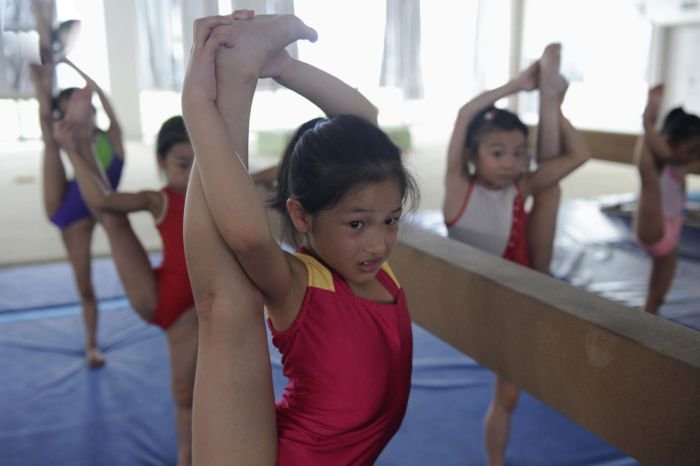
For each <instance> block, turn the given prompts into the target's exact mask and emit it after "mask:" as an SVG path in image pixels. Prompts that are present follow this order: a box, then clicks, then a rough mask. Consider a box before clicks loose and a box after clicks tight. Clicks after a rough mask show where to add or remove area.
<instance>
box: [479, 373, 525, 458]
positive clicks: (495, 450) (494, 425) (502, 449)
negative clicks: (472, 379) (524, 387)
mask: <svg viewBox="0 0 700 466" xmlns="http://www.w3.org/2000/svg"><path fill="white" fill-rule="evenodd" d="M517 405H518V387H517V386H516V385H515V384H513V383H511V382H509V381H507V380H506V379H504V378H502V377H501V376H498V375H497V376H496V383H495V385H494V392H493V398H491V404H490V405H489V408H488V411H487V413H486V419H485V422H484V436H485V440H486V456H487V461H488V464H489V466H500V465H503V464H505V458H506V448H507V446H508V437H509V436H510V423H511V418H512V416H513V411H515V407H516V406H517Z"/></svg>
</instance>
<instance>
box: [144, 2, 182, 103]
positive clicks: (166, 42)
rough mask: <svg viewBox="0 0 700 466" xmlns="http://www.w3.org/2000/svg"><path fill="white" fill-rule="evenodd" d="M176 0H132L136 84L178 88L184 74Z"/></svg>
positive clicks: (153, 87)
mask: <svg viewBox="0 0 700 466" xmlns="http://www.w3.org/2000/svg"><path fill="white" fill-rule="evenodd" d="M180 8H181V5H180V0H149V1H146V2H142V1H141V2H136V14H137V18H136V21H137V23H136V24H137V29H138V34H139V41H138V43H139V44H141V46H140V47H139V51H138V53H139V87H140V88H141V89H169V90H179V89H180V87H181V86H182V79H183V76H184V68H185V65H184V61H183V56H182V48H181V42H182V34H181V31H180V30H179V29H180V28H179V27H178V23H179V22H180V15H179V12H180Z"/></svg>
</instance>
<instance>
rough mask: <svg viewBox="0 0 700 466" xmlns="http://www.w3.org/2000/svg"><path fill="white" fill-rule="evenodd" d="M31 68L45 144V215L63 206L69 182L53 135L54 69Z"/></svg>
mask: <svg viewBox="0 0 700 466" xmlns="http://www.w3.org/2000/svg"><path fill="white" fill-rule="evenodd" d="M29 71H30V77H31V79H32V83H33V85H34V94H35V96H36V98H37V101H38V102H39V127H40V128H41V136H42V140H43V143H44V150H43V156H42V167H41V170H42V177H41V181H42V189H43V197H44V210H45V212H46V216H47V217H51V215H52V214H53V213H54V212H55V211H56V209H58V207H59V206H60V205H61V201H62V200H63V196H64V194H65V191H66V184H67V179H66V170H65V167H64V166H63V161H62V160H61V154H60V148H59V146H58V143H57V142H56V140H55V139H54V137H53V128H52V124H53V119H52V116H51V91H52V88H53V80H54V69H53V67H52V66H42V65H30V68H29Z"/></svg>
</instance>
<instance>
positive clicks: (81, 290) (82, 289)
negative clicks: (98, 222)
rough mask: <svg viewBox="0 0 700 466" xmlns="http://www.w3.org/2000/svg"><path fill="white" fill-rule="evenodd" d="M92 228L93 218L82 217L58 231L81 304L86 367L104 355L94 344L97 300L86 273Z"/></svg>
mask: <svg viewBox="0 0 700 466" xmlns="http://www.w3.org/2000/svg"><path fill="white" fill-rule="evenodd" d="M94 228H95V222H94V221H93V220H92V219H83V220H79V221H77V222H75V223H73V224H72V225H70V226H69V227H67V228H66V229H65V230H63V231H62V232H61V236H62V238H63V244H64V245H65V247H66V252H67V253H68V260H69V261H70V264H71V267H72V268H73V275H74V276H75V281H76V285H77V288H78V294H79V295H80V302H81V305H82V308H83V320H84V322H85V356H86V359H87V363H88V366H90V367H98V366H101V365H102V364H104V357H103V356H102V353H101V352H100V349H99V348H98V347H97V318H98V314H97V300H96V298H95V291H94V289H93V286H92V277H91V275H90V265H91V252H90V246H91V243H92V232H93V230H94Z"/></svg>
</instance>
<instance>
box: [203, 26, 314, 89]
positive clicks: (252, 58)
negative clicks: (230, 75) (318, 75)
mask: <svg viewBox="0 0 700 466" xmlns="http://www.w3.org/2000/svg"><path fill="white" fill-rule="evenodd" d="M234 18H241V16H240V15H234ZM214 33H216V34H225V35H226V36H227V38H228V41H229V43H231V44H233V47H232V48H222V49H221V50H220V53H219V54H218V55H217V64H221V65H224V66H227V65H232V66H235V67H240V66H241V60H243V62H244V63H245V64H247V65H250V66H252V67H253V68H254V69H255V70H260V69H261V68H262V67H263V66H264V65H265V64H266V63H267V62H268V61H269V60H270V59H271V58H272V57H274V56H275V55H277V53H278V52H279V51H280V50H282V49H283V48H284V47H286V46H287V45H289V44H291V43H292V42H295V41H297V40H308V41H311V42H315V41H316V39H317V38H318V34H317V33H316V31H315V30H314V29H312V28H310V27H309V26H307V25H306V24H304V22H303V21H302V20H301V19H299V18H297V17H296V16H294V15H259V16H252V14H250V15H249V19H237V20H236V21H234V22H233V23H232V24H225V25H221V26H217V27H216V28H215V29H214V31H213V32H212V34H214ZM234 57H235V58H234ZM232 61H233V62H235V63H232ZM255 77H256V78H257V72H256V75H255Z"/></svg>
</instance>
